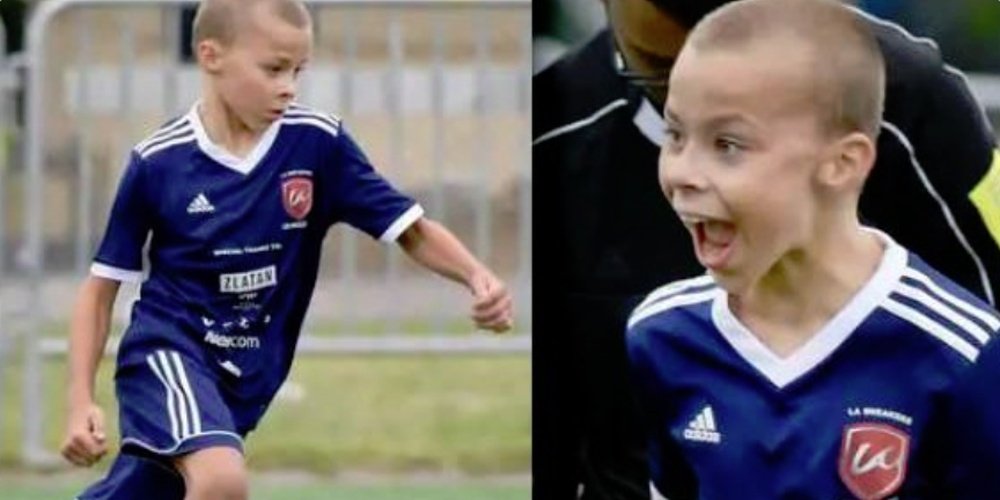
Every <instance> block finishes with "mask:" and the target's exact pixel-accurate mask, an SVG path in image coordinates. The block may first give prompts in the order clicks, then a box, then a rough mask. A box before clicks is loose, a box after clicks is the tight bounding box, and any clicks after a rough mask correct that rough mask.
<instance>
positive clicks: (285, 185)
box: [281, 177, 313, 220]
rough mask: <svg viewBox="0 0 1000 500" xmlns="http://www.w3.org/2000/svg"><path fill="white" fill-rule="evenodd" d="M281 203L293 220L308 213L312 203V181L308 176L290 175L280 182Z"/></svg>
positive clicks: (300, 218)
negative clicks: (289, 177) (290, 176)
mask: <svg viewBox="0 0 1000 500" xmlns="http://www.w3.org/2000/svg"><path fill="white" fill-rule="evenodd" d="M281 204H282V205H284V206H285V211H286V212H288V215H290V216H292V218H293V219H295V220H302V219H304V218H305V217H306V215H309V210H312V205H313V183H312V179H310V178H308V177H292V178H291V179H286V180H285V181H284V182H282V183H281Z"/></svg>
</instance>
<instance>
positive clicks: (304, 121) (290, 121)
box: [281, 117, 340, 137]
mask: <svg viewBox="0 0 1000 500" xmlns="http://www.w3.org/2000/svg"><path fill="white" fill-rule="evenodd" d="M281 123H282V124H286V125H312V126H314V127H316V128H320V129H323V130H324V131H326V133H328V134H330V135H332V136H333V137H337V136H338V135H340V132H339V131H338V130H337V129H335V128H333V127H331V126H330V124H329V123H327V122H324V121H323V120H319V119H316V118H305V117H300V118H282V119H281Z"/></svg>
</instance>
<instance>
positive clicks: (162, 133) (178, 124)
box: [135, 117, 191, 150]
mask: <svg viewBox="0 0 1000 500" xmlns="http://www.w3.org/2000/svg"><path fill="white" fill-rule="evenodd" d="M190 125H191V122H190V121H189V120H188V119H187V117H183V118H180V119H178V120H175V121H173V122H171V123H169V124H167V125H166V126H164V127H160V129H159V130H157V131H156V132H153V133H152V134H150V135H149V136H148V137H146V138H145V139H143V140H142V142H140V143H139V144H136V146H135V149H136V150H139V149H142V148H145V147H146V146H149V145H150V144H151V143H153V142H155V141H157V140H160V139H162V138H164V137H166V136H168V135H170V134H173V133H174V132H175V131H177V130H180V129H181V128H183V127H187V126H190Z"/></svg>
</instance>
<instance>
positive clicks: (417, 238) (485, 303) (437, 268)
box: [399, 218, 512, 332]
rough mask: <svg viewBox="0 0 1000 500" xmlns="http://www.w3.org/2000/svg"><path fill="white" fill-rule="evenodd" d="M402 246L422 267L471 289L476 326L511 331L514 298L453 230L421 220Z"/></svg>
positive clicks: (405, 234)
mask: <svg viewBox="0 0 1000 500" xmlns="http://www.w3.org/2000/svg"><path fill="white" fill-rule="evenodd" d="M399 245H400V246H401V247H402V248H403V250H405V251H406V253H407V254H409V255H410V257H412V258H413V259H414V260H415V261H417V262H419V263H420V264H421V265H422V266H424V267H426V268H428V269H430V270H432V271H434V272H436V273H437V274H440V275H441V276H444V277H446V278H449V279H451V280H453V281H456V282H458V283H461V284H463V285H465V286H466V287H468V288H469V290H470V291H471V292H472V295H473V298H474V303H473V307H472V318H473V319H474V320H475V322H476V325H477V326H479V327H480V328H485V329H488V330H492V331H494V332H503V331H506V330H509V329H510V327H511V324H512V299H511V296H510V293H509V292H508V291H507V287H506V286H505V285H504V283H503V282H502V281H501V280H500V279H499V278H497V277H496V275H494V274H493V272H492V271H490V270H489V269H488V268H487V267H486V266H485V265H483V264H482V263H481V262H479V260H478V259H476V258H475V257H474V256H473V255H472V253H471V252H469V250H468V249H466V248H465V245H463V244H462V242H461V241H459V240H458V238H456V237H455V235H454V234H452V233H451V231H449V230H448V229H447V228H445V227H444V226H442V225H441V224H439V223H437V222H435V221H432V220H430V219H427V218H421V219H419V220H417V221H416V222H414V223H413V225H411V226H410V227H409V228H408V229H407V230H406V231H405V232H403V234H402V235H400V237H399Z"/></svg>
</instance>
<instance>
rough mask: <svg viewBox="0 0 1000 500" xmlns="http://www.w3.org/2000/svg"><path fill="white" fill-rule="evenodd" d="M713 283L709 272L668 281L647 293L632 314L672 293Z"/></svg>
mask: <svg viewBox="0 0 1000 500" xmlns="http://www.w3.org/2000/svg"><path fill="white" fill-rule="evenodd" d="M713 283H715V280H714V279H713V278H712V277H711V276H710V275H707V274H705V275H702V276H698V277H695V278H688V279H685V280H680V281H674V282H671V283H668V284H666V285H663V286H661V287H659V288H657V289H655V290H653V291H652V292H650V293H649V295H647V296H646V298H645V299H643V300H642V302H640V303H639V305H637V306H635V309H633V310H632V315H635V314H638V313H641V312H642V310H643V309H645V308H646V307H648V306H649V305H650V304H652V303H654V302H657V301H659V300H660V299H664V298H666V297H668V296H670V295H674V294H678V293H680V292H684V291H687V290H690V289H692V288H696V287H699V286H706V285H711V284H713Z"/></svg>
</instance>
